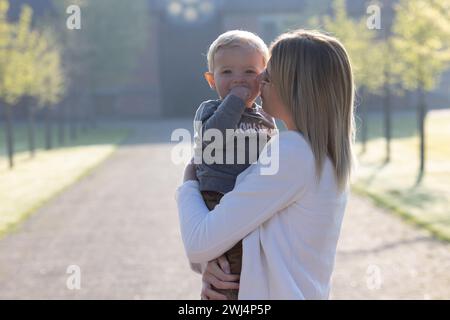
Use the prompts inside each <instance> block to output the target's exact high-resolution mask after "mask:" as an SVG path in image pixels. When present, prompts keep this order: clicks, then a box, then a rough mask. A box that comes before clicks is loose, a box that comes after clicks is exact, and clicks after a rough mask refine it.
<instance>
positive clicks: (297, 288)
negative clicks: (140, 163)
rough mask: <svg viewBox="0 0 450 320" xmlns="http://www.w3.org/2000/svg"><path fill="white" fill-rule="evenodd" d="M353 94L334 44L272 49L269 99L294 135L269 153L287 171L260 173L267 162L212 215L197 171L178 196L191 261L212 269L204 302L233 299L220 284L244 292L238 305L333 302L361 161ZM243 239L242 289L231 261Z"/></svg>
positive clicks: (343, 57)
mask: <svg viewBox="0 0 450 320" xmlns="http://www.w3.org/2000/svg"><path fill="white" fill-rule="evenodd" d="M353 88H354V85H353V77H352V70H351V66H350V62H349V58H348V55H347V53H346V51H345V49H344V47H343V46H342V44H340V42H339V41H338V40H336V39H335V38H333V37H330V36H327V35H324V34H321V33H319V32H314V31H304V30H298V31H294V32H289V33H286V34H283V35H281V36H280V37H279V38H278V39H277V40H276V41H275V42H274V43H273V44H272V46H271V57H270V60H269V62H268V65H267V69H266V71H265V72H264V74H263V75H261V98H262V102H263V108H264V110H265V111H266V112H268V113H269V114H271V115H272V116H273V117H275V118H278V119H280V120H282V121H283V122H284V124H285V126H286V127H287V129H288V130H287V131H282V132H280V133H279V135H278V136H276V139H272V140H271V141H270V142H269V143H268V144H267V146H266V148H267V149H269V150H272V151H274V152H272V153H273V154H272V157H278V158H273V159H274V160H276V161H278V171H277V172H276V173H275V174H272V175H267V174H261V169H262V166H263V164H262V163H261V162H260V161H258V162H257V163H255V164H253V165H252V166H250V167H249V168H248V169H247V170H246V171H244V172H243V173H241V174H240V175H239V176H238V179H237V181H236V185H235V187H234V189H233V190H232V191H231V192H229V193H227V194H226V195H225V196H224V197H223V198H222V200H221V202H220V204H219V205H218V206H217V207H216V208H215V209H214V212H213V214H209V210H208V208H206V206H205V204H204V202H203V200H202V197H201V194H200V192H199V191H198V182H197V181H196V180H195V174H194V171H193V170H192V166H191V165H188V166H187V167H186V170H185V177H184V181H185V182H184V183H183V185H181V186H180V187H179V188H178V190H177V202H178V208H179V216H180V226H181V233H182V238H183V242H184V245H185V248H186V251H187V255H188V258H189V260H190V261H191V263H192V264H193V266H194V267H195V269H196V270H197V271H200V269H199V268H198V266H199V265H202V266H203V268H202V269H201V271H203V284H204V286H203V290H202V298H203V299H223V298H224V296H223V295H221V294H219V293H218V292H216V291H214V290H212V289H211V285H213V286H214V287H215V288H225V289H233V288H237V287H239V299H326V298H328V295H329V291H330V279H331V274H332V270H333V266H334V259H335V253H336V246H337V241H338V238H339V233H340V228H341V222H342V218H343V215H344V211H345V205H346V201H347V193H348V185H349V179H350V171H351V166H352V159H353V153H352V144H353V139H354V118H353V99H354V89H353ZM275 144H276V147H277V148H274V146H275ZM276 150H278V152H276ZM241 239H243V259H242V272H241V275H240V282H239V284H237V282H236V281H237V280H238V278H239V275H230V274H227V272H226V271H228V270H227V269H228V268H229V267H228V266H227V262H226V259H225V258H224V257H223V256H222V254H223V253H224V252H225V251H226V250H228V249H229V248H231V247H232V246H233V245H234V244H235V243H237V242H238V241H239V240H241ZM208 261H210V262H208Z"/></svg>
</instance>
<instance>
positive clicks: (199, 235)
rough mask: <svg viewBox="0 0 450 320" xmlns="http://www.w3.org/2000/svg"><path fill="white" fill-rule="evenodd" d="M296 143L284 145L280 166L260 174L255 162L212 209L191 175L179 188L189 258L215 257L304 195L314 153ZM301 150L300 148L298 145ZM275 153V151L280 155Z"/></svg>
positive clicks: (312, 164)
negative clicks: (305, 153) (266, 173)
mask: <svg viewBox="0 0 450 320" xmlns="http://www.w3.org/2000/svg"><path fill="white" fill-rule="evenodd" d="M296 147H298V146H287V147H283V146H282V145H280V147H279V150H280V152H279V154H282V155H283V157H278V159H275V158H274V160H279V170H278V172H277V173H276V174H274V175H262V174H261V173H260V168H261V166H260V164H259V163H257V164H254V165H252V166H251V167H250V168H248V169H247V170H250V171H249V172H248V174H247V175H246V176H245V177H244V179H243V180H242V181H240V183H238V184H237V185H236V186H235V188H234V189H233V190H232V191H231V192H229V193H227V194H226V195H225V196H224V197H223V198H222V200H221V201H220V204H219V205H217V206H216V207H215V209H214V210H212V211H211V212H210V211H209V210H208V208H207V207H206V205H205V203H204V201H203V198H202V196H201V194H200V192H199V190H198V182H197V181H193V180H191V181H187V182H185V183H184V184H183V185H181V186H180V187H179V188H178V190H177V203H178V212H179V217H180V225H181V235H182V238H183V242H184V246H185V249H186V252H187V255H188V258H189V261H190V262H193V263H201V262H206V261H210V260H213V259H214V258H216V257H218V256H220V255H221V254H222V253H224V252H225V251H227V250H228V249H230V248H231V247H232V246H233V245H234V244H235V243H237V242H238V241H239V240H241V239H243V238H244V237H245V236H246V235H247V234H249V233H250V232H251V231H253V230H254V229H256V228H257V227H258V226H259V225H261V224H262V223H263V222H265V221H266V220H268V219H269V218H270V217H272V216H273V215H274V214H276V213H277V212H278V211H280V210H281V209H283V208H285V207H287V206H289V205H290V204H291V203H292V202H293V201H295V200H296V199H298V198H299V197H300V196H301V193H302V190H303V189H304V186H305V185H307V184H309V183H310V182H311V181H312V178H313V177H314V162H313V157H312V154H311V155H309V153H310V150H309V147H308V149H307V150H308V154H307V156H303V157H302V156H301V153H300V154H299V150H296ZM300 152H301V151H300ZM276 156H277V155H273V157H276Z"/></svg>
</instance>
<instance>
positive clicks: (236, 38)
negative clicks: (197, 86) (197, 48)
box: [207, 30, 269, 72]
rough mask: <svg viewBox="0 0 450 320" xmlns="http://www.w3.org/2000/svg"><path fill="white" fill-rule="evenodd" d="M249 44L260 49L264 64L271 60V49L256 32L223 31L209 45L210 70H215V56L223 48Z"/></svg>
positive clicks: (257, 49)
mask: <svg viewBox="0 0 450 320" xmlns="http://www.w3.org/2000/svg"><path fill="white" fill-rule="evenodd" d="M242 45H247V46H250V47H251V48H253V49H255V50H256V51H258V52H259V53H260V54H261V56H262V57H263V60H264V65H265V64H267V61H268V60H269V49H268V48H267V45H266V44H265V43H264V41H263V40H262V39H261V38H260V37H258V36H257V35H256V34H254V33H252V32H249V31H244V30H231V31H227V32H225V33H222V34H221V35H220V36H219V37H218V38H217V39H216V40H214V42H213V43H211V45H210V46H209V50H208V55H207V59H208V70H209V72H213V71H214V56H215V54H216V53H217V51H219V49H221V48H232V47H235V46H236V47H237V46H242Z"/></svg>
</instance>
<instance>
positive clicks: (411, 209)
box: [353, 110, 450, 241]
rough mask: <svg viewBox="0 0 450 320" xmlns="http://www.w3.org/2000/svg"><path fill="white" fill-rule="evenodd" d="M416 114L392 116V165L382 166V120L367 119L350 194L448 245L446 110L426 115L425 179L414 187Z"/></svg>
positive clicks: (449, 117)
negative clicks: (365, 141)
mask: <svg viewBox="0 0 450 320" xmlns="http://www.w3.org/2000/svg"><path fill="white" fill-rule="evenodd" d="M416 128H417V122H416V118H415V114H414V113H398V114H395V115H394V121H393V136H394V139H393V141H392V147H391V150H392V154H391V159H392V160H391V162H389V163H388V164H384V162H385V161H384V160H385V140H384V138H383V134H382V132H383V122H382V116H381V114H379V115H371V116H370V121H369V137H370V138H369V142H368V144H367V150H366V152H365V153H364V154H361V150H362V148H361V145H360V144H359V143H358V144H357V148H356V151H357V154H358V161H359V165H358V168H357V174H356V177H355V179H354V184H353V190H354V191H356V192H358V193H361V194H364V195H368V196H369V197H371V198H372V199H373V200H375V202H376V203H377V204H379V205H381V206H384V207H387V208H389V209H391V210H392V211H394V212H395V213H397V214H399V215H401V216H402V217H404V218H405V219H407V220H410V221H412V222H414V223H416V224H419V225H421V226H423V227H425V228H427V229H428V230H430V231H431V232H432V233H433V234H434V235H436V236H437V237H438V238H440V239H443V240H447V241H450V110H442V111H433V112H430V113H429V114H428V117H427V122H426V132H427V140H426V141H427V142H426V143H427V144H426V149H427V154H426V157H427V161H426V173H425V177H424V180H423V182H422V184H421V185H419V186H415V184H416V179H417V174H418V168H419V139H418V138H417V135H416V133H417V132H416Z"/></svg>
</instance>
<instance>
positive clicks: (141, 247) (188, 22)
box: [0, 0, 450, 299]
mask: <svg viewBox="0 0 450 320" xmlns="http://www.w3.org/2000/svg"><path fill="white" fill-rule="evenodd" d="M297 28H307V29H318V30H321V31H324V32H328V33H330V34H332V35H334V36H336V37H337V38H339V39H340V40H341V41H342V43H343V44H344V46H345V47H346V49H347V51H348V53H349V55H350V58H351V61H352V65H353V68H354V74H355V84H356V89H357V100H356V104H355V108H356V115H357V121H356V124H357V154H358V169H357V172H356V175H355V177H354V180H353V185H352V190H353V194H354V196H353V198H352V199H351V201H350V205H349V213H348V214H347V217H346V220H345V222H344V228H343V235H342V238H341V241H340V244H339V248H338V257H337V268H336V273H335V280H334V284H335V288H336V289H335V290H334V291H333V293H332V297H333V298H337V299H339V298H357V299H364V298H393V299H396V298H400V299H401V298H418V299H423V298H444V299H448V298H450V274H449V273H448V270H450V250H449V249H450V245H449V242H450V209H449V208H450V188H449V185H450V143H449V142H450V109H449V108H450V90H449V89H450V1H448V0H429V1H424V0H380V1H363V0H352V1H344V0H314V1H313V0H278V1H271V0H246V1H234V0H133V1H121V0H0V236H2V238H1V239H0V288H1V289H0V297H3V298H27V297H38V298H55V297H63V298H80V297H89V298H98V297H100V298H124V297H125V298H151V299H166V298H167V299H169V298H171V299H173V298H181V299H183V298H194V299H197V297H198V294H197V293H198V290H199V287H200V285H199V278H198V277H196V276H195V275H193V274H192V272H191V271H190V270H189V269H188V267H187V265H186V261H185V257H184V253H183V249H182V244H181V238H180V237H179V233H178V226H177V217H176V208H175V204H174V199H173V193H174V191H175V189H176V187H177V185H178V183H179V182H180V176H181V172H182V165H180V164H174V163H172V162H171V152H172V150H173V147H174V144H173V141H171V133H172V132H173V130H175V129H177V128H185V129H187V130H190V131H192V120H193V116H194V113H195V110H196V109H197V107H198V106H199V104H200V103H201V102H202V101H203V100H207V99H215V98H216V93H215V92H214V91H212V90H211V89H210V88H209V87H208V85H207V83H206V81H204V79H203V72H204V71H206V69H207V62H206V53H207V50H208V47H209V45H210V44H211V42H212V41H214V39H216V38H217V36H218V35H219V34H221V33H222V32H225V31H227V30H231V29H243V30H248V31H252V32H255V33H256V34H258V35H259V36H260V37H261V38H262V39H263V40H264V41H265V42H266V43H267V44H268V45H270V43H271V42H272V41H273V40H274V39H275V38H276V37H277V36H278V35H279V34H281V33H283V32H285V31H289V30H293V29H297ZM280 126H281V127H282V124H280ZM282 130H283V128H282ZM130 208H131V210H130ZM167 212H170V214H168V213H167ZM163 215H168V216H169V218H166V217H164V218H162V217H163ZM74 230H78V231H74ZM98 234H100V235H101V236H100V235H98ZM168 234H169V235H172V236H170V237H169V238H170V241H169V240H167V239H168ZM130 235H132V236H131V238H130ZM97 237H98V238H97ZM55 239H56V240H55ZM163 239H165V240H167V242H166V241H165V240H164V241H163ZM161 241H162V242H161ZM154 243H158V245H157V246H156V247H155V246H153V245H150V244H154ZM50 248H51V249H50ZM116 250H117V251H118V252H122V254H118V255H117V256H115V255H113V256H111V254H112V253H111V252H115V251H116ZM121 250H122V251H121ZM30 252H34V253H33V254H31V253H30ZM44 252H45V253H44ZM68 252H70V253H68ZM86 252H87V253H86ZM167 255H168V256H167ZM69 256H70V258H69ZM123 257H125V258H123ZM143 257H145V258H143ZM121 259H122V260H123V259H125V261H128V262H129V264H127V263H126V262H123V263H124V264H121V263H119V262H118V261H122V260H121ZM127 259H128V260H127ZM73 261H75V262H73ZM77 261H78V262H77ZM105 261H110V262H111V263H112V264H113V265H114V267H113V268H112V269H105V268H104V269H101V268H99V265H102V264H104V263H105ZM155 261H159V262H158V263H155ZM82 262H83V263H84V265H85V267H84V269H88V270H89V272H90V273H88V274H90V275H91V278H90V280H89V281H90V282H85V283H87V284H85V286H84V288H85V290H84V291H83V290H81V291H77V290H75V291H74V290H69V289H67V288H66V286H65V281H66V278H67V277H68V276H69V275H70V273H66V272H65V271H66V266H68V265H71V263H75V265H80V268H81V270H84V269H83V266H81V265H82V264H83V263H82ZM19 265H20V266H25V265H27V266H28V267H23V268H22V269H21V268H18V266H19ZM86 266H88V267H86ZM168 266H169V268H168ZM100 269H101V270H100ZM61 270H62V271H61ZM105 270H106V271H105ZM108 270H109V271H108ZM124 270H128V273H127V274H126V275H125V276H124V274H123V272H124ZM99 273H101V274H102V275H103V276H100V275H99ZM68 274H69V275H68ZM355 274H356V275H358V276H356V277H353V278H351V276H352V275H355ZM94 275H95V277H94ZM161 275H162V276H161ZM49 279H50V280H49ZM54 279H57V280H55V281H54V282H53V283H54V285H47V288H48V289H47V290H44V291H42V290H41V288H42V285H43V284H44V283H47V284H48V283H52V280H54ZM181 279H183V280H181ZM186 279H188V280H186ZM355 279H356V280H355ZM177 281H180V282H183V283H184V285H181V287H180V286H177V287H174V285H173V283H175V282H177ZM155 283H157V285H155ZM113 284H114V285H113ZM114 286H116V287H114ZM112 287H114V288H115V289H114V290H115V291H114V290H112V289H111V288H112ZM374 288H375V289H374ZM80 292H81V293H80Z"/></svg>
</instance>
